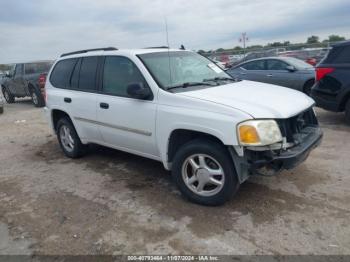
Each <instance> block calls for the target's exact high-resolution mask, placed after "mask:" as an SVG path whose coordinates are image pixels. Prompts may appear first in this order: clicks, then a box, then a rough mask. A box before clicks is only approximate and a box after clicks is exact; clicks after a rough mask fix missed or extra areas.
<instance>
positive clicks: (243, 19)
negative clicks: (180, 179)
mask: <svg viewBox="0 0 350 262" xmlns="http://www.w3.org/2000/svg"><path fill="white" fill-rule="evenodd" d="M0 6H1V12H0V28H1V31H0V64H1V63H15V62H27V61H33V60H46V59H55V58H57V57H58V56H59V55H60V54H62V53H65V52H70V51H75V50H81V49H87V48H96V47H107V46H115V47H118V48H142V47H149V46H162V45H167V42H166V33H165V20H166V21H167V25H168V36H169V45H170V46H171V47H174V48H177V47H179V46H180V45H181V44H183V45H184V46H185V47H186V48H187V49H192V50H198V49H204V50H208V49H217V48H220V47H223V48H231V47H234V46H236V45H240V43H239V41H238V39H239V36H240V34H241V33H242V32H246V33H247V35H248V37H249V42H248V45H255V44H266V43H269V42H274V41H285V40H289V41H291V42H305V41H306V38H307V37H308V36H310V35H318V36H320V38H321V39H324V38H327V36H328V35H330V34H340V35H343V36H345V37H346V38H347V39H348V38H350V18H349V14H350V1H349V0H332V1H329V0H293V1H288V0H215V1H210V0H173V1H169V0H124V1H121V0H74V1H73V0H29V1H28V0H11V1H9V0H0Z"/></svg>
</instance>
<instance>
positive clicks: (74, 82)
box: [70, 59, 82, 89]
mask: <svg viewBox="0 0 350 262" xmlns="http://www.w3.org/2000/svg"><path fill="white" fill-rule="evenodd" d="M81 60H82V59H79V61H78V62H77V63H76V64H75V67H74V69H73V74H72V77H71V79H70V88H72V89H78V88H79V72H80V66H81Z"/></svg>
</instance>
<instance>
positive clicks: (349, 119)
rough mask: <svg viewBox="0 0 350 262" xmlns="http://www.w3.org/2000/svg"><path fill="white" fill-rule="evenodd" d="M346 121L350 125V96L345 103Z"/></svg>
mask: <svg viewBox="0 0 350 262" xmlns="http://www.w3.org/2000/svg"><path fill="white" fill-rule="evenodd" d="M345 121H346V123H347V124H349V125H350V98H349V99H348V101H347V102H346V105H345Z"/></svg>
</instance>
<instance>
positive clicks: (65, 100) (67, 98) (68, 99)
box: [63, 97, 72, 103]
mask: <svg viewBox="0 0 350 262" xmlns="http://www.w3.org/2000/svg"><path fill="white" fill-rule="evenodd" d="M63 100H64V102H66V103H71V102H72V98H70V97H65V98H64V99H63Z"/></svg>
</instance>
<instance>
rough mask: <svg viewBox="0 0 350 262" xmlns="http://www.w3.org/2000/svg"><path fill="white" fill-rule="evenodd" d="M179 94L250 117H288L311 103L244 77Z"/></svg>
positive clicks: (289, 91)
mask: <svg viewBox="0 0 350 262" xmlns="http://www.w3.org/2000/svg"><path fill="white" fill-rule="evenodd" d="M178 94H179V95H183V96H187V97H191V98H197V99H201V100H206V101H208V102H213V103H217V104H220V105H224V106H228V107H232V108H235V109H238V110H241V111H243V112H245V113H247V114H249V115H251V116H252V117H253V118H289V117H291V116H294V115H296V114H298V113H300V112H302V111H304V110H306V109H307V108H309V107H311V106H312V105H313V104H314V100H312V99H311V98H310V97H308V96H307V95H305V94H303V93H301V92H299V91H296V90H293V89H289V88H285V87H281V86H276V85H271V84H264V83H260V82H253V81H245V80H244V81H240V82H236V83H231V84H227V85H221V86H216V87H211V88H204V89H200V90H194V91H186V92H182V93H178Z"/></svg>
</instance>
